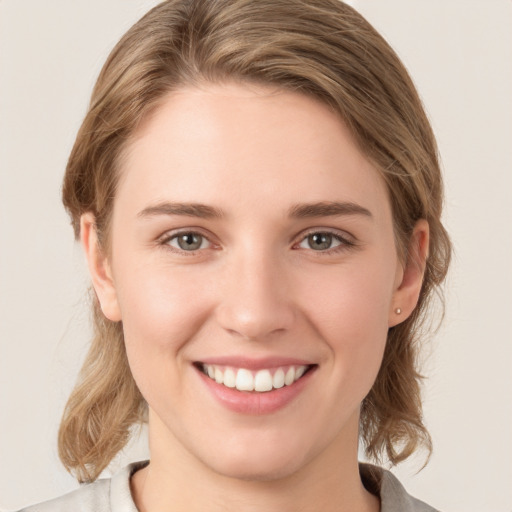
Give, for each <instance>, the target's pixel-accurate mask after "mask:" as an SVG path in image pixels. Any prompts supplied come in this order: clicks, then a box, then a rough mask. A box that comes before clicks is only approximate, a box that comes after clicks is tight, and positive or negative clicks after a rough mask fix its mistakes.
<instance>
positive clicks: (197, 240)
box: [169, 233, 207, 251]
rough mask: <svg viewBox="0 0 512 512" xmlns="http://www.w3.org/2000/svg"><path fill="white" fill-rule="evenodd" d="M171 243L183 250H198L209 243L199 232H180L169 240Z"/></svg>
mask: <svg viewBox="0 0 512 512" xmlns="http://www.w3.org/2000/svg"><path fill="white" fill-rule="evenodd" d="M169 245H171V246H173V247H176V248H178V249H181V250H182V251H197V250H198V249H204V247H205V246H206V245H207V241H206V239H205V238H204V237H203V236H202V235H200V234H198V233H180V234H179V235H176V236H174V237H172V238H171V240H169Z"/></svg>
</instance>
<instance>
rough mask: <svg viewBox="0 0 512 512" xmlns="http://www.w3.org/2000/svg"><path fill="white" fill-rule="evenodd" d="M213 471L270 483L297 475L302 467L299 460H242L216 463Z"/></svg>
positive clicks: (212, 466)
mask: <svg viewBox="0 0 512 512" xmlns="http://www.w3.org/2000/svg"><path fill="white" fill-rule="evenodd" d="M210 467H211V469H212V470H213V471H215V472H216V473H217V474H219V475H222V476H225V477H228V478H234V479H237V480H245V481H251V482H270V481H277V480H282V479H285V478H288V477H290V476H291V475H293V474H294V473H296V472H297V471H298V470H299V468H300V467H301V462H300V461H298V460H293V459H292V460H290V459H286V460H270V461H269V460H266V461H257V462H255V461H251V460H248V459H247V458H243V457H242V458H241V460H235V461H233V460H230V461H222V462H221V463H219V461H216V462H215V463H214V464H212V465H211V466H210Z"/></svg>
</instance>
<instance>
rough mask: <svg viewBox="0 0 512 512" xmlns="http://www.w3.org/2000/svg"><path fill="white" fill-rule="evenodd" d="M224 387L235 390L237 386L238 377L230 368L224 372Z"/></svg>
mask: <svg viewBox="0 0 512 512" xmlns="http://www.w3.org/2000/svg"><path fill="white" fill-rule="evenodd" d="M224 386H227V387H228V388H234V387H235V386H236V375H235V372H234V371H233V370H232V369H231V368H228V369H227V370H226V371H225V372H224Z"/></svg>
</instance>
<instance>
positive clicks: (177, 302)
mask: <svg viewBox="0 0 512 512" xmlns="http://www.w3.org/2000/svg"><path fill="white" fill-rule="evenodd" d="M198 120H200V122H199V121H198ZM165 202H172V203H176V202H180V203H202V204H205V205H208V206H210V207H213V208H216V209H218V210H222V216H221V217H215V218H202V217H198V216H194V215H178V214H172V215H171V214H165V213H155V212H154V211H153V213H154V214H148V208H152V207H154V206H155V205H161V204H162V203H165ZM319 202H322V203H331V202H343V203H350V204H355V205H358V206H359V207H362V208H364V209H366V210H367V211H368V212H369V215H368V214H363V213H351V214H341V215H316V216H313V217H307V218H304V217H301V218H297V217H291V216H290V215H289V212H290V209H291V208H293V207H294V206H295V205H297V204H299V203H319ZM143 211H146V214H145V215H144V214H141V212H143ZM81 228H82V243H83V246H84V248H85V252H86V255H87V258H88V262H89V268H90V271H91V275H92V279H93V284H94V287H95V289H96V293H97V295H98V298H99V300H100V303H101V306H102V310H103V312H104V314H105V315H106V316H107V317H108V318H109V319H111V320H113V321H119V320H122V321H123V327H124V332H125V341H126V350H127V354H128V359H129V363H130V367H131V370H132V373H133V376H134V378H135V380H136V382H137V385H138V386H139V388H140V390H141V392H142V394H143V396H144V397H145V399H146V400H147V402H148V404H149V438H150V451H151V463H150V465H149V466H148V467H147V468H145V469H143V470H140V471H138V472H137V473H136V474H135V475H134V477H133V478H132V494H133V497H134V500H135V502H136V504H137V506H138V508H139V510H141V511H143V512H144V511H149V510H151V511H152V512H158V511H164V510H173V511H187V512H190V511H196V510H197V511H199V510H205V509H208V510H210V511H216V510H219V511H220V510H222V511H226V510H237V511H240V510H241V511H252V510H265V511H271V512H272V511H279V512H282V511H283V510H290V511H292V510H293V511H295V510H308V511H313V510H322V511H331V510H332V511H334V510H336V511H349V510H350V511H370V510H372V511H376V510H378V509H379V501H378V499H377V498H376V497H374V496H373V495H371V494H369V493H368V492H367V491H366V490H365V489H364V487H363V485H362V483H361V480H360V477H359V472H358V462H357V448H358V422H359V408H360V404H361V401H362V400H363V398H364V397H365V396H366V394H367V393H368V391H369V390H370V388H371V386H372V384H373V382H374V380H375V378H376V375H377V372H378V369H379V366H380V364H381V360H382V355H383V350H384V347H385V342H386V334H387V330H388V328H389V327H390V326H392V325H395V324H397V323H398V322H400V321H403V320H404V319H405V318H407V316H408V315H409V314H410V313H411V312H412V310H413V309H414V307H415V305H416V301H417V298H418V294H419V291H420V287H421V282H422V277H423V269H424V261H425V258H426V252H427V247H428V225H427V223H426V222H425V221H419V222H418V224H417V225H416V228H415V230H414V233H413V236H412V238H411V241H410V253H411V255H412V258H411V261H410V262H401V261H400V260H399V258H398V255H397V250H396V247H395V240H394V235H393V221H392V215H391V209H390V204H389V200H388V197H387V191H386V188H385V185H384V182H383V180H382V178H381V177H380V175H379V173H378V172H377V170H376V169H374V168H373V166H372V165H371V164H370V162H368V161H367V160H366V158H365V157H364V155H363V154H362V153H361V152H360V151H359V150H358V148H357V146H356V145H355V143H354V141H353V139H352V137H351V135H350V133H349V131H348V129H347V128H346V126H345V125H344V124H343V122H342V121H341V120H340V118H339V117H338V116H337V115H336V114H334V113H333V112H332V111H330V110H329V109H328V108H327V107H326V106H325V105H323V104H321V103H319V102H317V101H315V100H313V99H310V98H308V97H306V96H303V95H300V94H298V93H293V92H287V91H283V90H275V89H270V88H267V87H261V86H254V85H248V84H235V83H230V84H223V85H204V86H202V87H200V88H184V89H181V90H178V91H174V92H173V93H171V94H169V96H168V97H166V98H165V100H164V101H163V102H162V104H161V105H160V106H159V107H158V109H157V110H156V111H155V112H154V113H153V115H151V117H149V118H148V119H146V121H145V122H144V123H143V124H142V125H141V126H140V128H139V129H138V132H137V133H136V135H135V137H134V138H133V140H132V141H131V142H130V144H129V146H128V150H127V151H126V154H125V155H124V159H123V164H122V170H121V177H120V184H119V187H118V190H117V196H116V198H115V201H114V211H113V218H112V226H111V228H112V229H111V231H110V232H111V240H110V252H109V254H108V255H105V254H104V253H103V252H102V250H101V248H100V247H98V243H97V238H96V233H95V230H94V218H93V217H92V215H91V214H85V215H84V216H83V217H82V225H81ZM177 231H184V232H190V231H194V232H197V233H199V234H200V235H201V236H203V239H202V240H203V242H202V244H201V246H200V248H198V249H196V250H193V251H185V250H183V249H180V248H179V245H178V244H177V239H176V238H172V236H174V235H176V232H177ZM311 233H330V234H331V235H333V238H332V244H331V246H329V248H327V249H321V250H319V249H318V247H317V246H314V247H312V245H311V243H310V239H308V235H310V234H311ZM336 237H339V239H338V238H336ZM398 307H399V308H400V309H401V313H400V314H396V312H395V310H396V308H398ZM218 355H221V356H228V355H237V356H239V355H243V356H246V357H263V356H276V355H277V356H282V357H284V356H290V357H299V358H302V359H304V360H307V361H310V362H312V363H315V364H316V365H317V367H316V371H315V372H314V373H313V374H312V375H311V376H310V379H309V382H308V383H307V385H306V386H305V387H304V389H303V390H302V392H301V393H300V395H299V397H297V399H295V400H293V401H292V402H291V403H289V404H287V405H286V406H285V407H284V408H282V409H280V410H278V411H276V412H273V413H272V414H265V415H246V414H241V413H236V412H233V411H230V410H228V409H226V408H225V407H224V406H223V405H221V404H219V403H218V402H217V401H216V400H214V399H213V398H212V396H211V395H210V393H208V392H207V391H206V390H205V386H204V383H203V382H202V381H201V379H200V378H199V377H198V372H197V370H196V369H195V367H194V366H193V363H194V362H196V361H201V360H204V359H205V358H207V357H213V356H218Z"/></svg>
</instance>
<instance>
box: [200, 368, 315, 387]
mask: <svg viewBox="0 0 512 512" xmlns="http://www.w3.org/2000/svg"><path fill="white" fill-rule="evenodd" d="M306 370H307V366H304V365H301V366H286V367H280V368H277V369H276V370H272V371H273V372H274V374H273V375H272V371H271V370H259V371H257V372H252V371H250V370H247V369H245V368H239V369H238V370H237V369H236V368H227V367H222V366H215V365H208V364H204V365H203V372H204V373H205V374H206V375H208V377H210V379H213V380H215V382H217V383H218V384H223V385H224V386H227V387H228V388H236V389H238V390H239V391H256V392H258V393H263V392H265V391H271V390H272V389H279V388H282V387H283V386H290V385H291V384H293V383H294V382H295V381H297V380H299V379H300V378H301V377H302V376H303V375H304V373H305V372H306Z"/></svg>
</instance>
